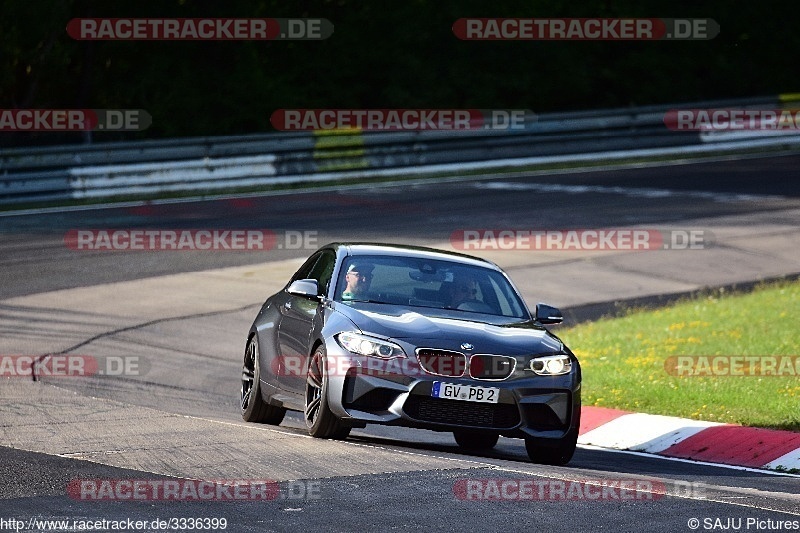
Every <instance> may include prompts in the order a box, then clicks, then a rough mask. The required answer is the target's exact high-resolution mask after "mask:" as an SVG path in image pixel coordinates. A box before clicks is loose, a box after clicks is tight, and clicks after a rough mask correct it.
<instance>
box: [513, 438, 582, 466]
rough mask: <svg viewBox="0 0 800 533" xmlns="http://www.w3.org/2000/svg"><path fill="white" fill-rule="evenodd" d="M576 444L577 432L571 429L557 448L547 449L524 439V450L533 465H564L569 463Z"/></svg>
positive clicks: (531, 440)
mask: <svg viewBox="0 0 800 533" xmlns="http://www.w3.org/2000/svg"><path fill="white" fill-rule="evenodd" d="M577 444H578V430H577V429H573V430H570V432H569V433H567V436H566V437H564V439H562V441H561V443H560V445H559V446H557V447H553V448H551V447H548V446H544V445H542V444H539V443H537V442H536V441H534V440H533V439H525V449H526V450H527V451H528V457H530V459H531V461H533V462H534V463H539V464H543V465H556V466H558V465H565V464H567V463H569V461H570V460H571V459H572V456H573V455H574V454H575V447H576V446H577Z"/></svg>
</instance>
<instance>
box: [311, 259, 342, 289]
mask: <svg viewBox="0 0 800 533" xmlns="http://www.w3.org/2000/svg"><path fill="white" fill-rule="evenodd" d="M335 265H336V255H335V254H334V253H333V252H330V251H325V252H322V253H321V254H320V257H319V259H318V260H317V262H316V263H315V264H314V267H313V268H312V269H311V272H310V273H309V275H308V278H309V279H315V280H317V284H318V285H319V293H320V295H327V294H328V289H329V288H330V284H331V277H332V276H333V267H334V266H335Z"/></svg>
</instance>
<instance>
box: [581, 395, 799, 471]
mask: <svg viewBox="0 0 800 533" xmlns="http://www.w3.org/2000/svg"><path fill="white" fill-rule="evenodd" d="M578 443H579V444H590V445H593V446H599V447H602V448H612V449H616V450H632V451H637V452H644V453H653V454H656V455H662V456H664V457H676V458H681V459H691V460H695V461H703V462H708V463H719V464H726V465H735V466H744V467H750V468H764V469H769V470H778V471H793V472H797V471H798V470H800V433H796V432H793V431H778V430H773V429H761V428H751V427H745V426H736V425H731V424H719V423H716V422H702V421H699V420H689V419H686V418H677V417H673V416H661V415H647V414H641V413H630V412H627V411H619V410H617V409H606V408H604V407H584V408H583V409H582V411H581V432H580V437H579V439H578Z"/></svg>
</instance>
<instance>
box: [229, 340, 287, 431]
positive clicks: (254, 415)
mask: <svg viewBox="0 0 800 533" xmlns="http://www.w3.org/2000/svg"><path fill="white" fill-rule="evenodd" d="M259 367H260V365H259V362H258V338H257V337H256V336H255V335H253V336H252V337H251V339H250V341H248V343H247V348H245V350H244V363H243V364H242V388H241V391H240V392H241V395H240V397H239V399H240V406H241V409H242V418H243V419H244V421H245V422H259V423H264V424H273V425H276V426H277V425H278V424H280V423H281V422H282V421H283V417H284V416H285V415H286V409H284V408H282V407H277V406H274V405H270V404H268V403H267V402H265V401H264V398H262V397H261V381H260V374H261V371H260V368H259Z"/></svg>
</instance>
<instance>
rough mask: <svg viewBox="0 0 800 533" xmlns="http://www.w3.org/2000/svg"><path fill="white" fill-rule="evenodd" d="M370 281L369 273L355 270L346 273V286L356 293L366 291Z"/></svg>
mask: <svg viewBox="0 0 800 533" xmlns="http://www.w3.org/2000/svg"><path fill="white" fill-rule="evenodd" d="M371 281H372V274H371V273H366V272H357V271H355V270H353V271H351V272H348V273H347V287H348V288H349V289H350V292H353V293H358V292H364V291H366V290H367V289H369V284H370V282H371Z"/></svg>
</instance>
